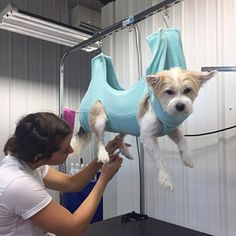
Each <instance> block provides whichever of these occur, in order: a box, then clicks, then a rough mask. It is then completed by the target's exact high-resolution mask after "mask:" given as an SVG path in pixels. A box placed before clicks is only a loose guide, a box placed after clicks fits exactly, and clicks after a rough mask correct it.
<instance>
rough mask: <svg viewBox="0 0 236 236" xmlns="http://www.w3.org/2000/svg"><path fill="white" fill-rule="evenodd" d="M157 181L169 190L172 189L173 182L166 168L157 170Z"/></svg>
mask: <svg viewBox="0 0 236 236" xmlns="http://www.w3.org/2000/svg"><path fill="white" fill-rule="evenodd" d="M158 181H159V183H160V184H161V185H162V186H163V187H164V188H166V189H167V190H169V191H173V184H172V181H171V178H170V176H169V174H168V173H167V171H166V170H160V171H159V174H158Z"/></svg>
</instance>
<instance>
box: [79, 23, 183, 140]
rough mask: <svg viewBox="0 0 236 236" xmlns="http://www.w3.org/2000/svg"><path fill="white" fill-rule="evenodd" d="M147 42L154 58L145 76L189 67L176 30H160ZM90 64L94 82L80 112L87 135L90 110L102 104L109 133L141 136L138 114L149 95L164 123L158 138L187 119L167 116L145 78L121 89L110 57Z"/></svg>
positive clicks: (96, 59)
mask: <svg viewBox="0 0 236 236" xmlns="http://www.w3.org/2000/svg"><path fill="white" fill-rule="evenodd" d="M147 42H148V44H149V46H150V48H151V51H152V59H151V62H150V64H149V66H148V67H147V69H146V73H145V76H147V75H151V74H152V75H153V74H156V73H157V72H159V71H162V70H167V69H170V68H173V67H181V68H184V69H185V68H186V63H185V58H184V53H183V48H182V42H181V37H180V32H179V31H178V30H177V29H170V28H169V29H161V30H159V31H158V32H156V33H154V34H152V35H150V36H148V37H147ZM91 63H92V79H91V82H90V85H89V88H88V90H87V92H86V94H85V96H84V98H83V100H82V102H81V105H80V112H79V121H80V125H81V127H82V128H83V129H84V130H85V131H86V132H90V127H89V123H88V114H89V111H90V109H91V107H92V105H94V104H95V103H96V102H97V101H100V102H101V103H102V104H103V106H104V107H105V111H106V115H107V117H108V121H107V123H106V131H110V132H115V133H125V134H130V135H134V136H139V135H140V132H139V125H138V121H137V117H136V115H137V110H138V105H139V103H140V101H141V99H142V98H143V97H144V96H145V95H146V94H149V96H150V101H151V104H152V108H153V110H154V112H155V113H156V115H157V117H158V119H159V120H160V121H161V123H162V127H161V128H160V130H159V133H158V136H163V135H165V134H167V133H169V132H170V131H172V130H173V129H174V128H176V127H177V126H178V125H180V124H181V123H182V122H183V121H184V120H185V119H186V118H187V115H179V116H170V115H168V114H167V113H166V112H165V111H164V110H163V109H162V107H161V105H160V103H159V101H158V100H157V99H156V98H155V97H154V95H153V93H152V90H151V89H150V88H149V86H148V84H147V83H146V80H145V78H142V79H140V80H139V81H138V82H137V84H135V85H134V86H133V87H131V88H129V89H127V90H124V89H123V88H121V86H120V85H119V83H118V81H117V77H116V74H115V72H114V67H113V65H112V60H111V58H110V57H108V56H106V55H104V54H100V55H98V56H96V57H94V58H93V59H92V62H91ZM145 76H144V77H145Z"/></svg>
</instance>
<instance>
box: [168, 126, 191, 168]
mask: <svg viewBox="0 0 236 236" xmlns="http://www.w3.org/2000/svg"><path fill="white" fill-rule="evenodd" d="M168 136H169V137H170V139H171V140H172V141H173V142H174V143H176V144H177V145H178V148H179V153H180V157H181V159H182V161H183V163H184V164H185V165H186V166H188V167H190V168H193V166H194V164H193V160H192V153H191V151H190V150H189V148H188V145H187V142H186V139H185V137H184V136H183V134H182V133H181V131H180V130H179V129H178V128H177V129H175V130H174V131H172V132H171V133H170V134H168Z"/></svg>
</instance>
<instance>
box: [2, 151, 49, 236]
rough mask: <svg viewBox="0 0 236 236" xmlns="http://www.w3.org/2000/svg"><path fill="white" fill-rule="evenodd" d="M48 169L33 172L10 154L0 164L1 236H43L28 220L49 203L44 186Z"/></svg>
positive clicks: (42, 168) (38, 169)
mask: <svg viewBox="0 0 236 236" xmlns="http://www.w3.org/2000/svg"><path fill="white" fill-rule="evenodd" d="M48 169H49V167H48V166H47V165H45V166H41V167H39V168H37V169H36V170H32V169H31V168H30V167H29V166H27V165H26V164H25V163H24V162H23V161H19V160H18V159H16V158H15V157H13V156H10V155H8V156H6V157H5V158H3V160H2V161H1V162H0V235H1V236H2V235H4V236H10V235H17V236H18V235H21V236H42V235H46V232H44V230H43V229H41V228H39V227H38V226H36V225H35V224H33V223H32V222H31V221H30V220H29V218H30V217H32V216H33V215H34V214H36V213H37V212H39V211H40V210H41V209H43V208H44V207H46V206H47V205H48V204H49V203H50V201H51V200H52V197H51V196H50V195H49V194H48V192H47V191H46V189H45V186H44V183H43V178H44V177H45V176H46V174H47V172H48Z"/></svg>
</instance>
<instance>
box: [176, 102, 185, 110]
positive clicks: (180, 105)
mask: <svg viewBox="0 0 236 236" xmlns="http://www.w3.org/2000/svg"><path fill="white" fill-rule="evenodd" d="M175 107H176V110H177V111H183V110H184V108H185V105H184V104H183V103H180V102H179V103H177V104H176V105H175Z"/></svg>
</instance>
